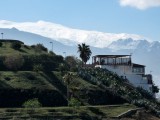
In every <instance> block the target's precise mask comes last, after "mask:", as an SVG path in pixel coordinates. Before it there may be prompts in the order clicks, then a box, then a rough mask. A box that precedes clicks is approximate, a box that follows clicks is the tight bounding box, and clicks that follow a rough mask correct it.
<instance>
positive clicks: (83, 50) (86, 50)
mask: <svg viewBox="0 0 160 120" xmlns="http://www.w3.org/2000/svg"><path fill="white" fill-rule="evenodd" d="M78 52H79V53H80V55H79V56H80V58H81V59H82V61H83V63H85V64H86V62H87V61H88V60H89V59H90V56H91V54H92V52H91V50H90V47H89V45H86V44H85V43H82V44H81V45H80V44H78Z"/></svg>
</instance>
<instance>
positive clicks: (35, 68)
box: [33, 64, 43, 72]
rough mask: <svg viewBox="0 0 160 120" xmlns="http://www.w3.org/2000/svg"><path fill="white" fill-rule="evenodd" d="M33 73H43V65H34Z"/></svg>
mask: <svg viewBox="0 0 160 120" xmlns="http://www.w3.org/2000/svg"><path fill="white" fill-rule="evenodd" d="M33 71H35V72H39V71H43V66H42V65H41V64H37V65H34V66H33Z"/></svg>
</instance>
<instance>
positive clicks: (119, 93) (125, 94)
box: [0, 40, 160, 119]
mask: <svg viewBox="0 0 160 120" xmlns="http://www.w3.org/2000/svg"><path fill="white" fill-rule="evenodd" d="M70 70H71V69H70V68H69V64H68V63H67V61H66V60H65V59H64V58H63V57H62V56H59V55H56V54H55V53H54V52H51V51H48V50H47V49H46V48H45V47H44V46H43V45H42V44H37V45H32V46H27V45H24V44H23V43H22V42H20V41H15V40H1V41H0V96H2V97H0V107H2V108H6V109H2V110H0V114H1V115H2V117H4V118H5V117H6V118H7V117H8V119H11V118H12V117H13V116H15V117H18V115H20V114H21V113H22V114H21V115H22V118H23V117H24V119H25V116H27V119H29V116H30V115H31V116H32V115H33V118H34V117H36V116H38V117H41V118H42V119H43V117H49V116H50V117H51V118H49V119H52V117H54V116H56V115H57V116H58V118H59V117H60V115H62V116H64V118H65V117H66V116H67V117H68V116H69V117H70V118H74V117H75V118H76V119H80V117H79V118H78V116H80V115H81V117H82V118H83V117H84V116H88V117H90V116H92V117H93V118H94V116H95V117H96V118H99V117H105V118H107V117H111V116H112V115H111V116H110V115H109V114H111V113H108V111H106V110H105V109H104V106H106V105H117V104H121V105H122V109H123V108H124V109H123V110H122V109H120V111H118V114H121V113H122V111H123V112H124V111H127V110H128V109H132V108H137V107H144V108H145V110H147V111H148V110H149V111H150V112H151V113H153V114H154V115H157V116H158V115H159V110H160V104H159V103H158V102H157V101H156V99H155V98H154V97H152V95H151V94H150V93H147V92H146V91H145V90H143V89H141V88H135V87H133V86H132V85H131V84H130V83H129V82H128V81H127V80H124V79H122V78H120V77H119V76H118V75H117V74H115V73H112V72H110V71H108V70H103V69H99V68H81V67H80V66H77V65H76V68H74V69H73V71H72V72H71V71H70ZM68 73H69V74H70V75H71V76H69V82H67V83H66V81H65V79H64V76H66V75H67V74H68ZM33 98H37V99H38V101H39V102H40V103H41V105H42V107H55V106H67V105H68V103H69V104H70V103H71V102H72V101H71V100H72V98H73V99H76V100H78V103H80V104H79V106H76V104H77V103H76V102H75V101H73V103H72V107H67V108H65V110H64V109H63V107H62V109H61V110H59V109H58V108H57V109H53V108H51V110H50V108H47V109H43V108H42V109H41V108H39V109H38V108H37V109H36V110H34V111H32V109H31V108H29V109H31V110H28V111H27V110H26V111H25V109H23V108H22V109H21V110H19V109H17V107H23V104H24V103H25V102H26V101H28V100H31V99H33ZM126 103H127V105H128V104H129V108H127V109H125V104H126ZM73 104H74V105H73ZM95 105H96V106H97V107H99V105H103V106H101V108H98V109H97V108H94V106H95ZM74 106H76V108H77V107H80V106H81V107H80V108H81V109H78V110H75V109H74ZM83 106H88V107H89V106H90V107H91V108H90V107H89V108H85V110H84V109H83ZM136 106H137V107H136ZM92 107H93V108H92ZM8 108H13V110H12V109H11V110H10V109H9V111H8ZM52 109H53V110H52ZM108 109H110V108H108ZM116 109H117V110H119V109H118V107H117V108H115V110H114V113H115V112H116ZM5 110H6V111H5ZM39 110H42V111H45V112H44V113H43V112H41V111H39ZM81 110H82V111H81ZM24 111H25V112H24ZM66 111H67V112H66ZM68 111H69V112H68ZM71 111H72V112H76V113H75V114H73V113H70V112H71ZM30 112H34V114H32V113H30ZM42 113H43V114H45V113H46V114H45V115H44V116H43V114H42ZM16 114H17V115H16ZM40 114H42V116H41V115H40ZM84 114H85V115H84ZM118 114H116V115H118ZM23 115H24V116H23ZM92 117H91V118H90V119H92ZM112 117H114V116H112ZM20 119H21V118H20Z"/></svg>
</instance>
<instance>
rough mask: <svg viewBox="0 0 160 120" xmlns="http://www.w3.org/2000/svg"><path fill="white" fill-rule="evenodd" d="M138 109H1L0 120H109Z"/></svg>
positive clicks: (99, 107) (128, 106) (110, 107)
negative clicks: (67, 119) (32, 119)
mask: <svg viewBox="0 0 160 120" xmlns="http://www.w3.org/2000/svg"><path fill="white" fill-rule="evenodd" d="M134 108H136V107H135V106H133V105H119V106H94V107H93V106H81V107H78V108H73V107H54V108H38V109H37V108H35V109H34V111H32V109H29V108H28V109H24V108H6V109H0V115H1V116H0V119H5V118H8V119H10V118H21V119H22V118H25V119H26V118H31V117H34V118H37V119H38V118H42V119H43V118H45V119H49V118H52V119H53V118H61V119H62V118H67V117H68V118H70V119H78V118H81V119H85V118H90V119H91V117H93V118H100V117H103V118H108V117H116V116H118V115H119V114H121V113H123V112H125V111H127V110H130V109H134Z"/></svg>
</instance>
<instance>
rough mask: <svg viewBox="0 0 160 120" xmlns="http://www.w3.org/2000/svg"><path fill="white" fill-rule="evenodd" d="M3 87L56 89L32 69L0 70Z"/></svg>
mask: <svg viewBox="0 0 160 120" xmlns="http://www.w3.org/2000/svg"><path fill="white" fill-rule="evenodd" d="M0 83H1V88H19V89H32V88H38V89H46V88H47V89H56V88H55V87H54V86H53V85H52V84H51V83H50V82H49V81H47V80H46V78H45V77H43V76H42V75H41V74H40V73H36V72H32V71H17V72H12V71H0Z"/></svg>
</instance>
